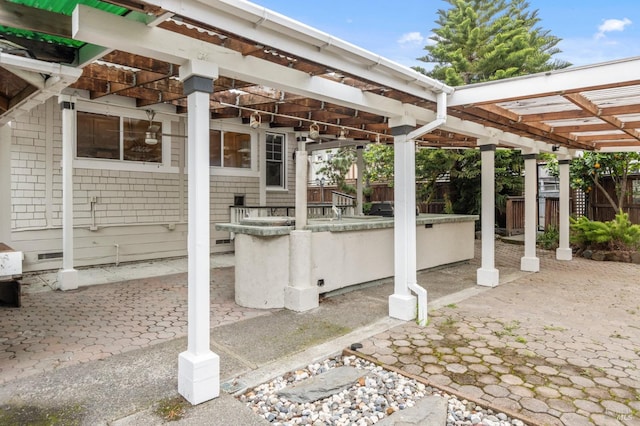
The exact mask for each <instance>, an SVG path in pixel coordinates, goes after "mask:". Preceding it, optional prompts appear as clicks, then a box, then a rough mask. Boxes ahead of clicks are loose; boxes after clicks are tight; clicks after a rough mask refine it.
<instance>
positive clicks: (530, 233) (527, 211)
mask: <svg viewBox="0 0 640 426" xmlns="http://www.w3.org/2000/svg"><path fill="white" fill-rule="evenodd" d="M523 158H524V256H523V257H522V258H521V259H520V269H521V270H522V271H528V272H538V271H539V270H540V259H538V257H537V256H536V242H537V241H536V240H537V236H538V197H537V195H538V177H537V171H538V170H537V169H538V163H537V159H538V156H537V155H536V154H525V155H523Z"/></svg>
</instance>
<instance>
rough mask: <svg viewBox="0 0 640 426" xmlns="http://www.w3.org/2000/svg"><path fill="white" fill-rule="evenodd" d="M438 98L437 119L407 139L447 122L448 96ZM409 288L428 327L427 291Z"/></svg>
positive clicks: (442, 94) (415, 286)
mask: <svg viewBox="0 0 640 426" xmlns="http://www.w3.org/2000/svg"><path fill="white" fill-rule="evenodd" d="M436 97H437V107H436V119H435V120H433V121H432V122H430V123H427V124H425V125H424V126H422V127H420V128H418V129H416V130H414V131H413V132H411V133H409V134H408V135H407V139H409V140H413V139H417V138H419V137H420V136H422V135H424V134H426V133H429V132H430V131H432V130H433V129H435V128H437V127H439V126H441V125H443V124H444V123H445V122H446V121H447V94H446V93H445V92H438V94H437V95H436ZM408 287H409V290H411V291H413V292H414V293H415V294H416V296H417V297H418V324H419V325H427V290H425V289H424V288H422V287H420V286H419V285H418V283H413V282H409V284H408Z"/></svg>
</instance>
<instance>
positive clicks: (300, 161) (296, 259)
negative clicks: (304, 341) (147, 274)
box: [284, 138, 318, 312]
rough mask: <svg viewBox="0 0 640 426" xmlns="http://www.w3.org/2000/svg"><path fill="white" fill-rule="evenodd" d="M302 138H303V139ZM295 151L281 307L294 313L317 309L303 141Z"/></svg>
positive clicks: (306, 168) (306, 169) (305, 156)
mask: <svg viewBox="0 0 640 426" xmlns="http://www.w3.org/2000/svg"><path fill="white" fill-rule="evenodd" d="M303 139H304V138H303ZM303 139H301V140H299V141H298V150H297V151H296V229H295V230H294V231H291V233H290V234H289V285H288V286H287V287H285V289H284V306H285V308H287V309H291V310H293V311H297V312H304V311H308V310H310V309H313V308H317V307H318V288H317V287H316V286H315V285H314V284H313V283H312V282H311V235H312V234H311V231H307V230H305V228H306V226H307V173H308V167H307V158H308V156H307V151H305V149H306V144H305V142H306V141H305V140H303Z"/></svg>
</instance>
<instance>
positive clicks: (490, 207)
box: [477, 144, 499, 287]
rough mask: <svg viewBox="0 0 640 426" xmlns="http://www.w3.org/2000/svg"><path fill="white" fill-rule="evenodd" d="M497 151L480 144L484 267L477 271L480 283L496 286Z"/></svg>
mask: <svg viewBox="0 0 640 426" xmlns="http://www.w3.org/2000/svg"><path fill="white" fill-rule="evenodd" d="M495 151H496V146H495V145H493V144H487V145H480V159H481V162H482V171H481V177H482V183H481V193H482V204H481V206H482V207H481V208H482V211H481V212H480V213H481V215H480V220H481V227H482V267H481V268H480V269H478V271H477V283H478V285H482V286H487V287H495V286H497V285H498V282H499V271H498V270H497V269H496V267H495V250H496V238H495V221H496V218H495V216H496V212H495V204H496V201H495V196H496V188H495V183H496V176H495Z"/></svg>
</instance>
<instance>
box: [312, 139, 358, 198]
mask: <svg viewBox="0 0 640 426" xmlns="http://www.w3.org/2000/svg"><path fill="white" fill-rule="evenodd" d="M355 161H356V152H355V149H354V148H353V147H345V148H339V149H338V150H337V151H336V152H335V153H333V154H332V156H331V159H330V160H329V161H327V162H325V163H324V165H323V166H322V167H321V168H320V170H319V172H320V173H321V174H323V175H325V176H326V177H327V179H329V182H332V183H334V184H335V185H336V186H337V187H338V189H339V190H340V191H343V192H346V193H354V192H355V188H353V187H351V186H349V185H347V182H346V176H347V173H348V172H349V169H350V168H351V166H352V165H353V163H354V162H355Z"/></svg>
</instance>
